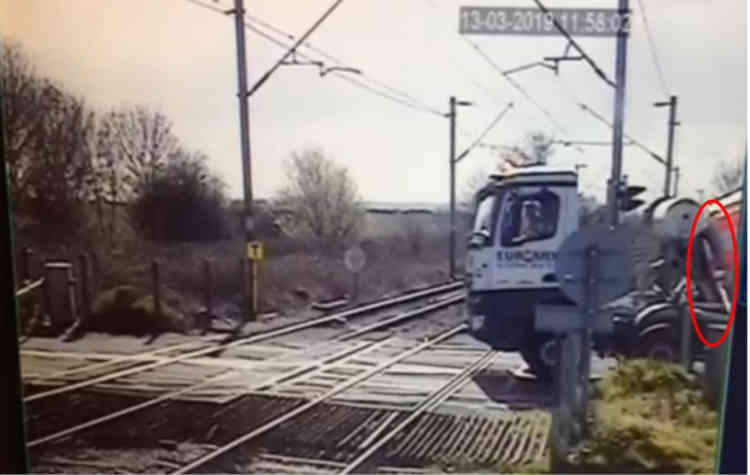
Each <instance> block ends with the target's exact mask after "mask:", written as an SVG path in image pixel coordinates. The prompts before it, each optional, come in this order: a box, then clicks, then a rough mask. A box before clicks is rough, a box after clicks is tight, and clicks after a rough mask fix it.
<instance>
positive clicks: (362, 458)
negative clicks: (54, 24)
mask: <svg viewBox="0 0 750 475" xmlns="http://www.w3.org/2000/svg"><path fill="white" fill-rule="evenodd" d="M496 354H497V353H496V352H495V351H494V350H487V351H486V352H485V353H484V354H482V356H480V357H479V358H477V359H476V360H474V362H472V363H471V364H470V365H469V366H467V367H466V368H464V369H463V370H461V372H459V373H458V374H456V375H455V376H453V377H452V378H451V379H450V380H448V381H447V382H446V383H445V384H444V385H442V386H441V387H439V388H438V389H436V390H435V391H433V392H432V393H430V394H429V395H428V396H427V397H425V398H424V399H423V400H422V401H420V403H419V404H418V405H417V407H415V408H414V409H413V410H412V411H411V412H410V414H409V415H408V416H407V417H406V418H405V419H404V420H402V421H401V422H400V423H399V424H398V425H397V426H396V427H394V428H393V429H392V430H391V431H390V432H388V433H387V434H386V435H384V436H383V437H380V438H379V439H378V440H377V441H376V442H375V443H374V444H372V445H370V446H369V447H368V448H367V449H366V450H365V451H364V452H362V454H360V455H359V456H358V457H357V458H356V459H354V461H352V462H350V463H349V464H348V465H347V466H346V467H345V468H344V469H343V470H342V471H341V472H339V474H340V475H344V474H348V473H351V472H352V471H353V470H355V469H357V468H358V467H359V466H361V465H362V464H363V463H364V462H366V461H367V459H369V458H370V457H371V456H372V454H373V453H375V452H376V451H377V450H378V449H379V448H381V447H382V446H384V445H385V444H387V443H388V442H389V441H390V440H391V439H393V437H395V436H396V435H398V434H399V433H400V432H401V431H402V430H404V429H405V428H406V427H407V426H408V425H409V424H411V423H412V422H414V420H415V419H416V418H417V417H419V416H421V415H422V414H423V413H424V412H426V411H429V410H431V409H433V408H435V407H437V406H438V405H439V404H441V403H442V402H443V401H445V400H446V399H447V398H449V397H450V396H451V395H452V394H453V393H455V391H457V390H458V389H459V388H461V387H463V385H464V383H465V382H466V381H467V380H468V379H469V378H471V377H472V376H473V375H474V374H476V373H477V372H479V371H481V370H482V369H484V368H486V367H487V366H489V364H490V363H491V362H492V360H493V359H494V358H495V355H496Z"/></svg>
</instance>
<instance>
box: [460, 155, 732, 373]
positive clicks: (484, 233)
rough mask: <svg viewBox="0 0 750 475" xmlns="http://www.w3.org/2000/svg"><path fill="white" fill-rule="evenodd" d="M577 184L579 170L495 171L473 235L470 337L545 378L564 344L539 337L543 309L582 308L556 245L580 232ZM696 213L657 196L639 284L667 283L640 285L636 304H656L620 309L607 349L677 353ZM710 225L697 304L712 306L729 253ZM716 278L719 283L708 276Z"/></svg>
mask: <svg viewBox="0 0 750 475" xmlns="http://www.w3.org/2000/svg"><path fill="white" fill-rule="evenodd" d="M577 184H578V177H577V174H576V173H575V172H573V171H569V170H552V169H550V168H547V167H538V168H525V169H520V170H518V171H515V172H512V173H509V174H505V175H492V176H491V177H490V180H489V182H488V183H487V184H486V185H485V186H484V187H483V188H482V189H481V190H480V191H479V192H478V193H477V195H476V208H475V215H474V223H473V229H472V231H471V234H470V236H468V242H467V250H466V251H467V252H466V291H467V298H466V305H467V312H468V315H467V320H468V321H467V323H468V324H469V327H470V333H471V334H472V335H473V336H474V337H475V338H477V339H479V340H481V341H483V342H485V343H487V344H489V345H490V346H491V347H492V348H493V349H496V350H501V351H517V352H519V353H520V354H521V356H522V357H523V359H524V360H525V361H526V363H527V364H528V366H529V369H530V370H531V371H532V372H533V373H534V374H535V375H536V377H537V378H539V379H549V378H551V376H552V373H553V369H554V367H555V365H556V362H557V347H556V340H555V338H554V337H553V335H551V334H545V333H541V332H538V331H535V329H534V314H535V307H536V306H537V305H546V304H554V305H574V303H573V302H571V301H570V300H569V299H568V298H567V297H566V296H565V295H564V294H563V293H562V291H561V290H560V286H559V284H558V282H557V278H556V272H555V265H556V260H557V251H558V249H559V248H560V246H561V245H562V243H563V241H564V240H565V239H566V238H567V237H568V236H569V235H570V234H571V233H573V232H574V231H576V229H577V228H578V223H579V203H578V192H577ZM623 206H624V207H625V209H632V208H630V207H628V205H627V204H624V205H623ZM698 209H699V204H698V203H697V202H695V201H693V200H689V199H685V198H682V199H675V198H659V199H657V200H656V201H654V202H653V203H652V204H651V205H650V206H647V207H646V209H645V211H644V213H643V218H642V223H641V228H640V229H639V232H638V237H637V238H636V241H634V242H633V249H634V251H635V252H642V251H643V252H642V254H643V256H642V258H643V263H644V265H645V268H643V269H634V270H635V273H636V274H637V275H638V278H639V282H640V281H641V280H642V279H641V277H642V276H644V275H646V274H647V273H648V272H650V271H651V270H652V269H656V270H657V272H658V273H660V275H661V277H662V278H660V279H658V282H649V283H648V287H649V289H644V288H640V289H638V290H636V289H637V288H638V287H640V284H636V283H634V285H633V287H634V289H633V290H635V292H634V293H635V294H638V299H636V300H643V298H644V296H645V297H646V298H648V299H650V302H647V304H646V305H645V307H642V308H641V309H640V311H638V312H637V313H634V314H632V315H627V313H632V310H633V309H632V308H631V310H629V311H626V315H622V314H620V315H617V314H614V312H613V321H614V326H615V334H614V335H613V336H612V339H611V340H610V341H607V342H604V343H602V344H600V345H599V349H600V350H603V349H606V350H607V351H615V352H617V353H623V354H626V355H634V356H646V357H661V356H663V357H666V358H668V359H674V358H676V357H677V355H678V349H677V347H676V346H675V345H676V344H678V343H679V339H676V337H677V336H678V335H679V328H680V325H681V320H682V319H683V318H684V317H683V316H682V315H684V313H683V312H682V307H683V306H684V305H686V295H685V294H686V288H685V276H684V270H685V257H686V248H687V245H688V241H689V238H690V231H691V227H692V223H693V219H694V217H695V215H696V214H697V212H698ZM706 214H708V213H706ZM709 222H710V220H709V219H708V216H706V217H703V216H701V219H700V220H699V222H698V223H697V224H698V225H697V230H696V233H695V238H696V239H695V244H696V245H695V248H694V254H693V255H694V257H695V258H694V260H693V261H692V262H693V266H692V267H693V271H692V272H691V274H692V275H693V277H694V278H693V280H692V281H691V289H694V290H693V298H694V299H695V300H697V301H698V302H699V303H700V302H707V304H706V305H708V307H706V308H713V306H715V305H714V304H713V303H712V302H716V301H717V297H716V295H713V294H716V291H715V290H714V289H718V287H716V282H714V278H713V274H714V270H715V268H716V269H718V268H722V267H726V265H722V261H721V260H717V259H715V258H714V257H712V256H721V255H723V254H724V253H725V252H726V250H727V249H725V247H726V246H724V245H722V244H721V243H720V242H719V239H717V236H716V233H715V230H714V229H713V227H712V226H709V224H708V223H709ZM724 260H726V259H724ZM713 261H716V262H713ZM635 267H637V266H635ZM708 269H711V270H710V271H708ZM727 270H729V269H724V273H726V271H727ZM709 274H710V275H711V276H712V277H710V278H708V277H707V276H708V275H709ZM657 284H658V285H657ZM652 286H653V287H654V288H655V289H656V291H653V289H651V288H650V287H652ZM660 286H661V287H660ZM644 290H646V291H645V292H644ZM649 295H651V296H650V297H649ZM610 305H613V304H612V303H611V304H610ZM688 315H689V314H688ZM595 345H596V342H595ZM605 347H606V348H605ZM667 349H669V350H670V351H666V350H667Z"/></svg>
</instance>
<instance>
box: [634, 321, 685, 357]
mask: <svg viewBox="0 0 750 475" xmlns="http://www.w3.org/2000/svg"><path fill="white" fill-rule="evenodd" d="M637 356H638V357H640V358H648V359H652V360H658V361H669V362H673V363H676V362H678V361H680V345H679V343H678V341H677V338H675V336H674V333H673V332H672V331H670V330H669V329H666V328H665V329H660V330H655V331H653V332H650V333H647V334H645V335H643V336H641V338H640V342H639V344H638V351H637Z"/></svg>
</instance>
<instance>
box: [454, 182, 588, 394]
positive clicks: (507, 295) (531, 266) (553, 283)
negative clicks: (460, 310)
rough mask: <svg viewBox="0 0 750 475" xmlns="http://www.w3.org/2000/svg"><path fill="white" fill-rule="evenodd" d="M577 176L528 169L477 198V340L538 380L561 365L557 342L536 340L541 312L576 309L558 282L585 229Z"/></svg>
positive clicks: (470, 283) (471, 244)
mask: <svg viewBox="0 0 750 475" xmlns="http://www.w3.org/2000/svg"><path fill="white" fill-rule="evenodd" d="M577 184H578V177H577V174H576V173H575V172H573V171H567V170H551V169H549V168H546V167H545V168H526V169H522V170H519V171H516V172H513V173H510V174H506V175H493V176H491V177H490V180H489V183H488V184H487V185H486V186H485V187H483V188H482V189H481V190H480V191H479V192H478V193H477V196H476V205H477V207H476V213H475V219H474V226H473V229H472V232H471V235H470V236H469V238H468V239H469V240H468V247H467V255H466V288H467V293H468V295H467V300H466V301H467V307H468V321H469V322H468V323H469V325H470V332H471V334H472V335H473V336H474V337H475V338H477V339H479V340H481V341H484V342H486V343H487V344H489V345H490V346H491V347H492V348H494V349H497V350H502V351H518V352H520V353H521V355H522V356H523V358H524V360H525V361H526V363H527V364H528V365H529V368H530V369H531V371H533V372H534V373H535V374H536V375H537V377H538V378H542V379H546V378H549V377H550V376H551V371H552V368H553V367H554V364H555V361H556V351H555V340H554V339H553V337H552V335H545V334H538V333H535V332H534V318H533V316H534V307H535V306H536V305H539V304H548V303H552V304H561V303H562V304H565V303H569V304H571V305H572V302H570V301H569V300H568V299H567V298H566V297H565V296H564V295H563V294H562V292H561V291H560V287H559V285H558V283H557V279H556V276H555V261H556V259H557V250H558V248H559V247H560V245H561V244H562V243H563V241H564V240H565V238H566V237H567V236H568V235H569V234H571V233H572V232H574V231H575V230H576V228H577V227H578V208H579V206H578V189H577Z"/></svg>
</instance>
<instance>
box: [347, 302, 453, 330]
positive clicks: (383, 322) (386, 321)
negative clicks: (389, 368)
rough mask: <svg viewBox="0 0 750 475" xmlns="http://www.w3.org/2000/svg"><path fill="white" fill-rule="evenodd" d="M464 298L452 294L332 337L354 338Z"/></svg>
mask: <svg viewBox="0 0 750 475" xmlns="http://www.w3.org/2000/svg"><path fill="white" fill-rule="evenodd" d="M463 299H464V296H463V295H453V296H451V297H447V298H445V299H443V300H440V301H439V302H435V303H433V304H429V305H425V306H424V307H420V308H418V309H416V310H412V311H409V312H404V313H400V314H398V315H395V316H393V317H390V318H386V319H384V320H380V321H378V322H375V323H372V324H370V325H367V326H365V327H362V328H358V329H357V330H353V331H351V332H349V333H345V334H344V335H341V336H339V337H336V338H334V340H348V339H350V338H354V337H357V336H360V335H363V334H365V333H369V332H371V331H373V330H377V329H380V328H384V327H387V326H390V325H392V324H394V323H401V322H403V321H405V320H410V319H412V318H414V317H418V316H420V315H422V314H424V313H426V312H430V311H432V310H438V309H441V308H443V307H447V306H449V305H453V304H456V303H459V302H461V301H462V300H463Z"/></svg>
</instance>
